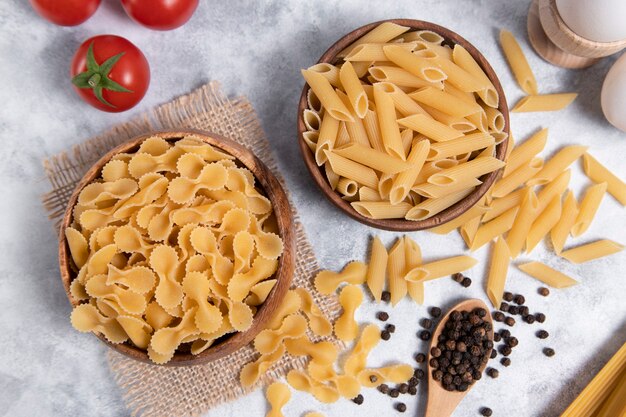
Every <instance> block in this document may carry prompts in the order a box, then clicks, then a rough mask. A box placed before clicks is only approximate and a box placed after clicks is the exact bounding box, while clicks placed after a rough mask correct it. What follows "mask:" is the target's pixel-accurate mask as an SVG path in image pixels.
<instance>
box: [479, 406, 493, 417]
mask: <svg viewBox="0 0 626 417" xmlns="http://www.w3.org/2000/svg"><path fill="white" fill-rule="evenodd" d="M492 414H493V411H491V408H489V407H483V408H481V409H480V415H481V416H484V417H491V415H492Z"/></svg>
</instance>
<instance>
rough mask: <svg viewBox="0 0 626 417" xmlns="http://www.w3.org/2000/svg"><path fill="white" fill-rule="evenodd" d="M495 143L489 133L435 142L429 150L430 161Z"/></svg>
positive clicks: (428, 158)
mask: <svg viewBox="0 0 626 417" xmlns="http://www.w3.org/2000/svg"><path fill="white" fill-rule="evenodd" d="M494 143H495V139H494V138H493V136H491V135H490V134H488V133H482V132H480V133H473V134H471V135H465V136H462V137H460V138H457V139H452V140H448V141H445V142H437V143H433V144H432V145H431V146H430V151H429V152H428V157H427V160H428V161H433V160H438V159H444V158H449V157H451V156H456V155H461V154H464V153H467V152H472V151H476V150H479V149H483V148H486V147H488V146H490V145H493V144H494Z"/></svg>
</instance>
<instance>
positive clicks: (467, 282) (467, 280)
mask: <svg viewBox="0 0 626 417" xmlns="http://www.w3.org/2000/svg"><path fill="white" fill-rule="evenodd" d="M461 285H462V286H464V287H465V288H467V287H469V286H470V285H472V280H471V279H470V278H468V277H465V278H463V281H461Z"/></svg>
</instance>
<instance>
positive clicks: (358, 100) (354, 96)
mask: <svg viewBox="0 0 626 417" xmlns="http://www.w3.org/2000/svg"><path fill="white" fill-rule="evenodd" d="M339 79H340V80H341V85H342V87H343V88H344V90H345V91H346V94H347V95H348V98H349V99H350V100H349V101H350V105H352V108H353V109H354V112H355V113H356V115H357V116H358V117H359V118H361V119H362V118H364V117H365V112H366V111H367V101H368V100H367V94H365V90H364V89H363V86H362V85H361V81H359V77H358V76H357V75H356V72H355V71H354V67H353V66H352V64H351V63H350V62H346V63H344V64H343V65H342V66H341V68H340V69H339Z"/></svg>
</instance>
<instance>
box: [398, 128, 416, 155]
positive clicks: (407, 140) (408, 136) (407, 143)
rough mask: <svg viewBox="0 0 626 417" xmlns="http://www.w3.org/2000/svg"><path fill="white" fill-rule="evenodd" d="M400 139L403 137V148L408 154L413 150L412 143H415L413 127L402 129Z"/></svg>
mask: <svg viewBox="0 0 626 417" xmlns="http://www.w3.org/2000/svg"><path fill="white" fill-rule="evenodd" d="M400 139H402V149H403V150H404V154H405V155H408V154H409V152H411V144H412V143H413V131H412V130H411V129H404V130H401V131H400Z"/></svg>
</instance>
